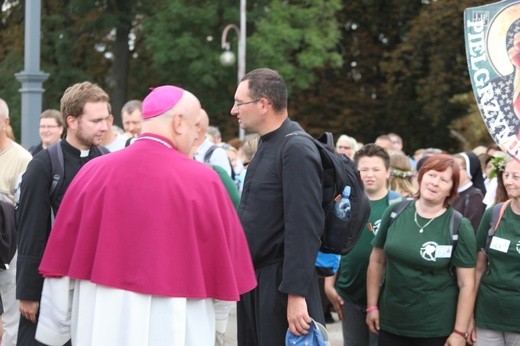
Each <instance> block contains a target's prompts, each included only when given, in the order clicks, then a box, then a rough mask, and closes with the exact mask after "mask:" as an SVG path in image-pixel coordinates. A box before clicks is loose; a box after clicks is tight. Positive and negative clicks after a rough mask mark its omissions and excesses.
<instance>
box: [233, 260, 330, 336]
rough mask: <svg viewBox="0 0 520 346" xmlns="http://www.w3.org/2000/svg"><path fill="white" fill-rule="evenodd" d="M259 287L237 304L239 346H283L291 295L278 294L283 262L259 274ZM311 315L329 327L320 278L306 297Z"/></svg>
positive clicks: (268, 267) (243, 296)
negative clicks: (288, 296) (324, 311)
mask: <svg viewBox="0 0 520 346" xmlns="http://www.w3.org/2000/svg"><path fill="white" fill-rule="evenodd" d="M256 278H257V280H258V286H257V288H255V289H254V290H253V291H250V292H248V293H246V294H244V295H242V296H240V301H239V302H238V303H237V332H238V333H237V339H238V345H239V346H278V345H280V346H283V345H285V334H286V333H287V328H288V327H289V324H288V322H287V294H285V293H282V292H280V291H279V290H278V287H279V286H280V283H281V280H282V262H278V263H274V264H272V265H269V266H266V267H263V268H261V269H257V270H256ZM306 301H307V310H308V311H309V315H310V316H311V317H312V318H313V319H314V320H315V321H317V322H320V323H322V324H323V325H325V318H324V316H323V308H322V304H321V297H320V290H319V286H318V276H317V275H316V277H315V282H314V283H313V284H312V285H311V288H310V289H309V294H308V295H307V297H306Z"/></svg>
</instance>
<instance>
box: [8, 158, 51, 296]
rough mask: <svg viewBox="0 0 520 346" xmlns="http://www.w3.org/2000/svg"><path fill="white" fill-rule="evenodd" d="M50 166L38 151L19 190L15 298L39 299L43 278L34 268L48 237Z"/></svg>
mask: <svg viewBox="0 0 520 346" xmlns="http://www.w3.org/2000/svg"><path fill="white" fill-rule="evenodd" d="M51 174H52V173H51V164H50V158H49V155H48V153H47V152H41V153H40V154H39V155H37V156H36V157H35V158H34V159H33V160H32V161H31V162H30V163H29V165H28V167H27V170H26V172H25V173H24V175H23V177H22V183H21V190H20V204H19V217H20V227H19V230H18V261H17V272H16V299H24V300H40V298H41V291H42V288H43V277H42V276H41V275H40V274H39V272H38V267H39V265H40V261H41V259H42V256H43V252H44V250H45V245H46V244H47V240H48V238H49V234H50V228H51V227H50V225H51V216H50V215H51V207H50V196H49V192H50V191H49V188H50V181H51Z"/></svg>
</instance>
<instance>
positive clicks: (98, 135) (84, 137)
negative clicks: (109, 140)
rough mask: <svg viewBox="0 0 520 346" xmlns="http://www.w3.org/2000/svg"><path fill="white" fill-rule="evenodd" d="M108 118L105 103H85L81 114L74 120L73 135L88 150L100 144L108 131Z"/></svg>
mask: <svg viewBox="0 0 520 346" xmlns="http://www.w3.org/2000/svg"><path fill="white" fill-rule="evenodd" d="M109 116H110V114H109V113H108V103H107V102H87V103H86V104H85V107H83V114H82V115H80V116H79V117H78V118H77V119H75V120H74V121H75V122H76V126H75V131H74V133H75V136H76V138H77V139H78V141H79V142H80V143H81V144H82V145H83V146H85V147H88V148H89V147H92V146H96V145H99V144H101V140H102V139H103V135H104V134H105V132H106V131H107V129H108V118H109Z"/></svg>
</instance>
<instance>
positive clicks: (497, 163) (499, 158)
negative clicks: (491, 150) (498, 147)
mask: <svg viewBox="0 0 520 346" xmlns="http://www.w3.org/2000/svg"><path fill="white" fill-rule="evenodd" d="M507 161H508V157H507V155H496V156H494V157H493V158H491V160H489V162H490V163H491V166H492V168H491V170H490V171H489V175H488V178H489V179H493V178H494V177H496V176H497V174H498V173H503V172H504V169H505V168H506V163H507Z"/></svg>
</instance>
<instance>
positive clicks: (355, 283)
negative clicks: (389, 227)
mask: <svg viewBox="0 0 520 346" xmlns="http://www.w3.org/2000/svg"><path fill="white" fill-rule="evenodd" d="M387 207H388V197H387V196H385V197H384V198H382V199H380V200H377V201H370V216H369V217H368V224H367V226H365V229H363V233H361V236H360V237H359V240H358V241H357V243H356V245H355V246H354V248H353V249H352V251H350V252H349V253H348V254H346V255H344V256H341V262H340V267H339V271H338V277H337V280H336V286H335V287H336V291H337V292H338V293H339V295H340V296H341V297H343V299H345V300H348V301H349V302H351V303H353V304H357V305H363V306H365V305H366V303H367V290H366V280H367V268H368V260H369V258H370V253H371V252H372V240H373V239H374V235H375V234H377V231H378V229H379V226H380V224H381V215H383V212H384V211H385V210H386V208H387Z"/></svg>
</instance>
